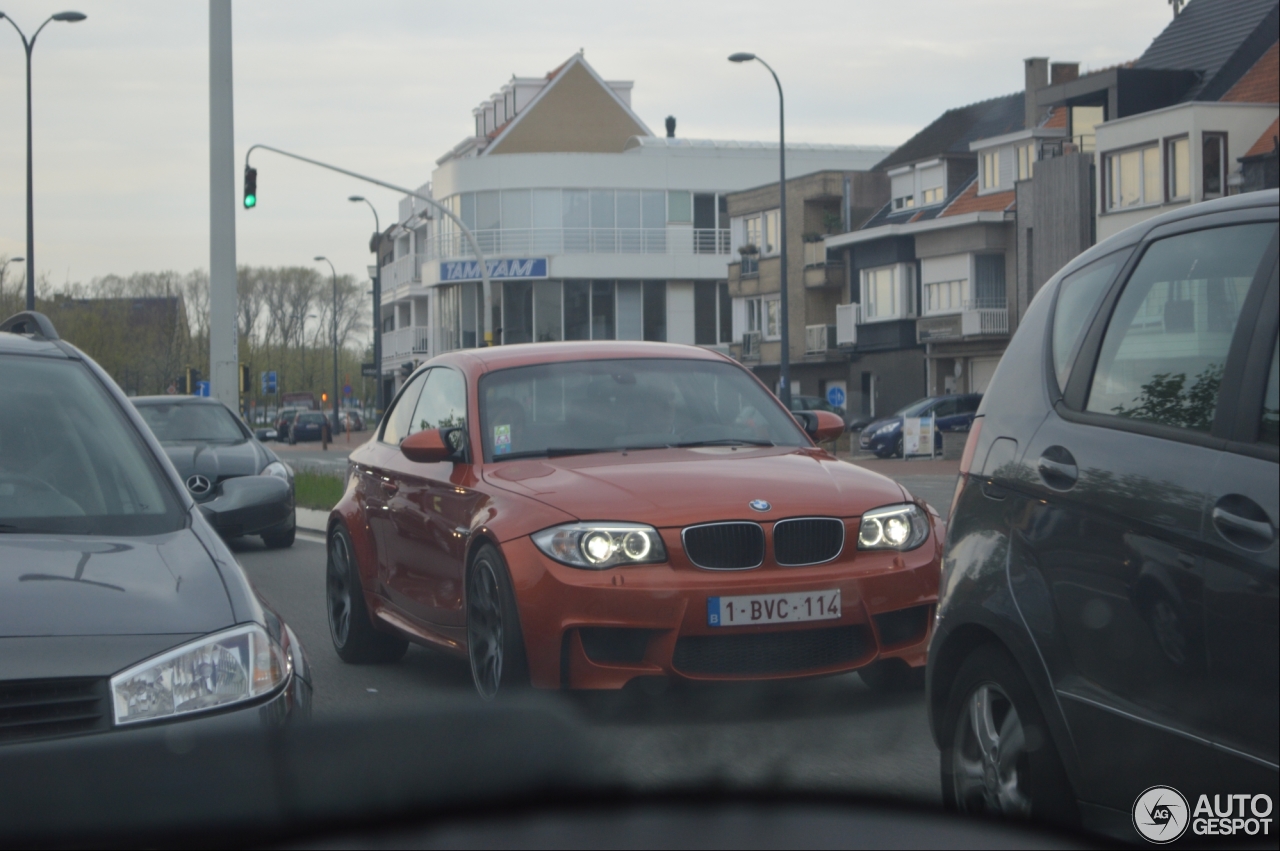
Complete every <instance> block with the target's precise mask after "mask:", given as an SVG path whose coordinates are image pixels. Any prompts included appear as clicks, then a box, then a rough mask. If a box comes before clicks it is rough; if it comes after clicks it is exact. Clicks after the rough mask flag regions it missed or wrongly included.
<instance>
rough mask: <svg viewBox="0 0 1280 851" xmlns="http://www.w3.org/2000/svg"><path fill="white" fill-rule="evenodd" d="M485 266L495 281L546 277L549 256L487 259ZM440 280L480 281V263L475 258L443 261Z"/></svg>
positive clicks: (491, 278) (490, 277)
mask: <svg viewBox="0 0 1280 851" xmlns="http://www.w3.org/2000/svg"><path fill="white" fill-rule="evenodd" d="M485 267H486V268H487V269H488V271H489V279H490V280H494V281H513V280H524V279H529V278H545V277H546V276H547V258H545V257H520V258H516V259H511V260H486V261H485ZM440 280H441V282H444V281H478V280H480V264H479V262H477V261H475V260H450V261H448V262H444V263H441V264H440Z"/></svg>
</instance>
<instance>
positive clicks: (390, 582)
mask: <svg viewBox="0 0 1280 851" xmlns="http://www.w3.org/2000/svg"><path fill="white" fill-rule="evenodd" d="M304 416H305V415H304ZM383 420H384V421H383V425H382V427H381V429H380V431H379V432H378V436H377V439H376V440H370V441H368V442H366V443H365V444H363V445H362V446H361V447H359V448H358V449H356V450H355V451H354V452H352V453H351V456H350V463H351V469H352V482H353V486H352V487H350V488H348V489H347V490H346V492H345V494H344V495H343V497H342V499H341V501H340V502H339V503H338V505H337V506H336V507H335V508H334V510H333V512H332V513H331V515H330V523H329V563H328V583H327V600H328V614H329V626H330V634H331V635H332V638H333V643H334V647H335V648H336V650H337V652H338V655H339V656H341V657H342V659H344V660H345V661H348V662H372V661H391V660H395V659H398V658H400V657H401V656H402V655H403V654H404V652H405V648H406V647H407V646H408V643H409V642H410V641H415V642H420V643H423V644H427V645H430V646H432V647H441V648H445V649H446V650H452V651H453V652H455V653H457V654H458V655H460V656H462V657H463V658H467V659H469V660H470V663H471V671H472V677H473V680H474V682H475V686H476V689H477V690H478V691H479V693H480V694H481V695H482V696H483V697H485V698H492V697H493V696H494V695H495V694H497V693H498V692H499V691H500V690H503V691H505V690H510V689H512V688H516V687H519V686H521V685H526V686H527V685H530V684H531V685H533V686H535V687H538V688H543V689H564V688H572V689H620V688H622V687H623V686H625V685H626V684H627V683H628V682H630V681H632V680H634V679H637V678H660V679H664V680H676V681H688V680H696V681H734V680H737V681H744V680H770V679H786V678H793V677H800V676H818V675H825V674H834V673H837V672H841V671H853V670H858V671H860V672H861V675H862V678H863V680H864V681H865V682H867V683H869V684H871V685H872V686H873V687H889V686H896V685H910V684H912V683H917V684H919V683H922V676H921V673H922V670H923V667H922V666H923V664H924V647H925V645H926V643H927V641H928V635H929V631H930V629H931V625H932V623H933V602H934V599H935V595H936V593H937V581H938V568H939V561H938V559H939V555H940V545H941V536H942V521H941V519H940V518H939V517H938V515H937V513H936V512H934V511H933V510H931V509H930V508H929V507H928V506H927V505H925V504H924V503H923V502H921V501H919V500H915V499H913V498H912V497H911V496H910V495H908V494H907V493H906V492H905V491H904V490H903V489H902V487H901V486H899V485H898V484H896V483H894V482H893V481H892V480H890V479H888V478H885V477H883V476H880V475H878V474H876V473H872V472H871V471H869V470H865V469H863V468H860V467H856V466H854V465H852V464H846V463H843V462H840V461H837V460H836V459H835V457H833V456H832V455H830V454H829V453H827V452H825V451H823V450H822V449H819V448H818V447H817V446H815V445H814V441H815V440H827V439H831V438H833V437H838V436H839V435H840V434H842V433H843V431H844V423H843V422H842V421H841V420H840V419H839V418H838V417H836V416H835V415H834V414H832V413H830V412H828V411H802V412H798V413H797V414H795V416H794V417H793V416H791V415H789V414H788V413H787V411H786V409H785V408H783V407H782V405H781V404H780V403H779V402H778V400H777V399H776V397H774V396H773V394H771V393H770V392H769V391H768V390H767V389H766V388H765V386H764V385H763V384H761V383H760V381H759V379H757V378H756V377H755V376H754V375H753V374H752V373H751V372H750V371H748V370H747V369H745V368H744V367H742V366H741V365H739V364H738V363H737V362H736V361H733V360H730V359H729V358H727V357H725V356H723V355H720V354H717V353H714V352H708V351H706V350H705V349H700V348H696V347H693V346H677V345H669V344H666V343H622V342H591V343H573V342H566V343H539V344H537V345H527V346H499V347H494V348H484V349H471V350H467V351H465V352H454V353H449V354H445V355H440V356H438V357H436V358H433V359H432V360H430V361H428V362H427V364H426V365H424V366H423V367H422V368H420V369H419V370H418V371H417V372H416V373H414V375H413V376H412V377H411V378H410V379H409V381H408V382H406V384H405V385H404V387H403V388H402V389H401V391H400V393H399V395H398V396H397V398H396V400H395V401H394V402H393V403H392V406H391V409H390V410H389V411H388V413H387V415H386V416H385V417H384V418H383ZM797 421H799V422H802V423H804V428H801V426H800V425H797ZM296 428H300V427H296ZM441 529H445V530H447V533H441V532H439V531H438V530H441ZM624 584H625V586H626V587H625V588H623V586H624Z"/></svg>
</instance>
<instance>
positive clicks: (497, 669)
mask: <svg viewBox="0 0 1280 851" xmlns="http://www.w3.org/2000/svg"><path fill="white" fill-rule="evenodd" d="M467 656H468V658H469V659H470V661H471V679H472V681H473V682H474V683H475V686H476V691H477V692H478V693H479V695H480V697H481V699H483V700H493V699H494V698H495V697H497V696H498V693H499V691H500V690H503V689H504V688H505V689H507V690H510V689H513V688H516V687H519V686H521V685H527V684H528V682H529V675H528V668H527V665H526V663H525V655H524V639H523V637H522V636H521V633H520V621H519V617H518V615H517V613H516V605H515V595H514V593H513V592H512V590H511V582H510V580H509V579H508V578H507V570H506V567H505V566H504V565H503V563H502V559H501V556H499V555H498V551H497V550H495V549H494V548H493V547H492V546H490V545H488V544H485V545H484V546H482V547H481V548H480V549H479V550H478V551H477V552H476V555H475V559H474V560H473V561H472V563H471V569H470V570H469V571H468V572H467Z"/></svg>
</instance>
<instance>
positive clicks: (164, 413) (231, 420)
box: [136, 403, 246, 443]
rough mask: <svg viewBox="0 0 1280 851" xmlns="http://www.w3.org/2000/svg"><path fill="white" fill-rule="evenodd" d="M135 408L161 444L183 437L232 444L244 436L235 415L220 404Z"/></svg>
mask: <svg viewBox="0 0 1280 851" xmlns="http://www.w3.org/2000/svg"><path fill="white" fill-rule="evenodd" d="M136 407H137V409H138V413H140V414H141V415H142V418H143V419H144V420H146V421H147V425H149V426H151V431H152V432H154V433H155V436H156V439H157V440H159V441H160V442H161V443H173V442H177V441H183V440H192V441H203V442H208V443H235V442H239V441H241V440H244V439H245V437H246V435H245V433H244V431H243V430H242V429H241V428H240V424H239V423H237V422H236V420H235V416H234V415H233V414H232V413H231V412H230V411H228V410H227V409H226V408H224V407H222V406H221V405H203V404H191V403H179V404H174V405H164V404H160V405H150V404H144V405H137V406H136Z"/></svg>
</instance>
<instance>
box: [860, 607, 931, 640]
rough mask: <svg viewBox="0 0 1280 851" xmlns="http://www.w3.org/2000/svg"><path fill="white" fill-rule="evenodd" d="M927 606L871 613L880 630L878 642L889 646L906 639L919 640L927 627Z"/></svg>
mask: <svg viewBox="0 0 1280 851" xmlns="http://www.w3.org/2000/svg"><path fill="white" fill-rule="evenodd" d="M929 609H930V607H929V606H913V607H911V608H910V609H899V610H898V611H896V612H885V613H884V614H882V615H872V617H873V618H875V622H876V629H877V630H879V632H880V644H881V646H884V647H889V646H891V645H894V644H902V643H904V642H907V641H919V640H920V639H922V638H924V633H925V630H926V629H928V628H929Z"/></svg>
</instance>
